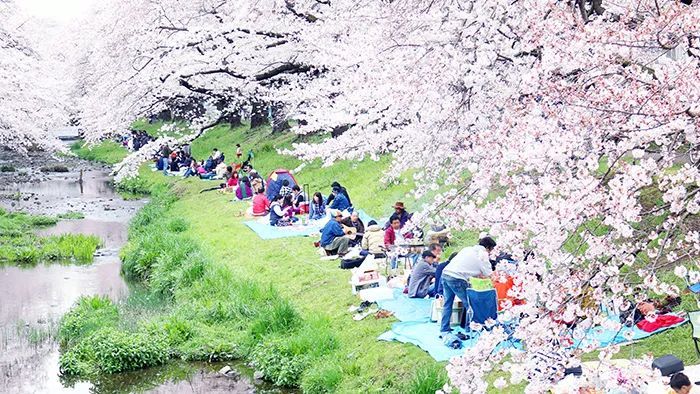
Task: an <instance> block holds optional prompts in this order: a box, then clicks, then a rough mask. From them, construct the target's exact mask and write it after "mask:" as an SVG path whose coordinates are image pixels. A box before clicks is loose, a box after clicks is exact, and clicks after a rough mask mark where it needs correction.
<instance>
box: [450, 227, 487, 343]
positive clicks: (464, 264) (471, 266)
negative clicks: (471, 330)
mask: <svg viewBox="0 0 700 394" xmlns="http://www.w3.org/2000/svg"><path fill="white" fill-rule="evenodd" d="M495 247H496V241H494V240H493V238H491V237H484V238H482V239H480V240H479V244H478V245H475V246H470V247H466V248H464V249H462V250H461V251H459V253H457V255H456V256H455V257H454V258H453V259H452V261H450V263H449V264H448V265H447V266H446V267H445V269H444V270H442V288H443V293H444V295H445V302H444V303H443V308H444V309H443V310H445V311H451V310H452V304H453V303H454V299H455V296H457V297H459V299H460V300H462V301H465V300H467V299H468V297H467V289H469V288H470V287H471V284H470V283H469V279H470V278H473V277H481V278H486V277H489V276H490V275H491V273H492V270H491V262H490V261H489V254H490V253H491V252H492V251H493V249H494V248H495ZM450 315H451V314H450V313H443V314H442V321H441V324H440V333H441V335H444V334H445V333H447V332H450V331H452V329H451V328H450Z"/></svg>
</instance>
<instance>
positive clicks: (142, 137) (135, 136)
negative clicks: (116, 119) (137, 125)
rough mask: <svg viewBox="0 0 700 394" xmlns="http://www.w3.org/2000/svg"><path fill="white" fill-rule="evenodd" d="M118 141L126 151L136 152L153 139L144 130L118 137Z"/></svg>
mask: <svg viewBox="0 0 700 394" xmlns="http://www.w3.org/2000/svg"><path fill="white" fill-rule="evenodd" d="M118 141H119V142H120V143H121V144H122V146H124V147H125V148H127V149H128V150H130V151H132V152H136V151H138V150H140V149H141V148H142V147H143V146H144V145H146V144H148V143H149V142H151V141H153V137H152V136H150V135H149V134H148V133H147V132H146V131H145V130H131V132H130V133H129V134H124V135H121V136H119V137H118Z"/></svg>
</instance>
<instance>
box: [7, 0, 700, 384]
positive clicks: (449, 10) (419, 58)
mask: <svg viewBox="0 0 700 394" xmlns="http://www.w3.org/2000/svg"><path fill="white" fill-rule="evenodd" d="M2 25H3V26H5V24H4V23H3V24H2ZM699 29H700V6H699V5H698V4H695V2H692V1H676V0H635V1H632V0H618V1H615V2H613V1H607V0H569V1H565V0H516V1H513V0H466V1H456V0H394V1H376V0H374V1H371V0H334V1H325V0H270V1H265V2H260V1H248V0H241V1H236V2H225V1H213V0H212V1H208V0H207V1H197V2H192V1H178V0H126V1H119V2H101V3H100V4H99V8H98V9H97V11H96V14H95V17H94V18H93V19H92V21H91V22H89V23H85V24H83V25H82V26H80V29H79V30H78V32H79V34H78V35H79V36H80V37H96V38H97V39H91V40H84V39H83V40H79V44H78V45H79V49H78V50H76V51H74V52H75V54H76V56H75V59H74V62H75V65H76V67H75V73H76V78H78V83H77V84H76V89H75V100H76V102H77V103H78V105H79V107H80V108H81V120H82V122H83V126H84V127H85V128H86V131H87V134H86V137H87V138H88V140H90V141H97V140H99V139H100V138H102V137H103V136H105V135H108V134H109V133H111V132H113V131H119V130H123V129H125V128H127V127H128V126H129V124H130V123H131V122H132V121H133V119H134V118H135V117H139V116H145V115H148V114H150V113H155V112H158V111H159V110H161V109H163V108H164V107H165V106H167V105H169V104H170V103H172V102H173V100H181V101H185V102H187V101H188V100H189V101H192V100H194V101H196V102H201V103H204V104H205V107H206V108H208V109H209V110H208V111H206V113H204V114H203V115H200V114H197V115H192V116H190V117H191V118H192V126H191V128H192V134H190V135H186V136H183V137H181V138H180V139H178V140H174V139H162V140H158V141H155V142H153V143H151V144H149V145H147V146H146V147H145V148H143V149H142V150H141V151H139V152H137V153H135V154H134V155H132V156H130V157H128V158H127V159H125V161H124V162H122V163H121V164H119V165H118V166H117V170H119V175H118V179H122V178H123V177H128V176H132V175H133V174H135V173H136V171H137V170H138V168H139V165H140V163H141V162H142V161H143V160H145V159H147V158H148V157H149V156H150V155H152V154H153V153H155V151H156V149H157V148H158V146H159V145H160V144H161V143H163V142H167V143H173V144H181V143H186V142H188V141H191V140H192V139H193V138H196V137H197V136H198V135H200V134H201V133H203V132H206V130H207V129H208V128H210V127H211V126H212V125H214V124H216V123H217V122H218V121H220V120H221V119H223V118H225V117H226V116H227V115H230V114H231V113H235V112H236V111H238V110H239V109H240V108H241V106H248V105H250V106H252V112H253V114H254V115H255V116H257V119H258V120H260V118H261V110H260V108H262V107H263V106H268V107H273V108H275V111H276V113H275V118H276V119H278V120H280V121H281V122H283V121H285V120H286V119H295V120H297V121H298V122H297V124H298V126H297V127H296V128H295V131H296V132H298V133H302V134H304V133H321V134H326V135H327V136H328V138H327V139H325V140H324V141H323V142H322V143H316V144H297V145H295V146H294V147H293V148H292V149H291V150H289V151H287V152H285V153H290V154H294V155H297V156H299V157H301V158H302V159H305V160H309V161H310V160H322V161H323V162H324V163H325V164H328V165H330V164H332V163H333V162H335V161H337V160H342V159H353V160H356V159H361V158H365V157H370V158H377V157H378V156H379V155H382V154H384V155H386V154H389V155H391V156H392V157H393V163H392V167H391V168H390V170H389V172H388V173H387V181H392V180H393V179H395V178H397V177H398V176H400V175H401V174H403V173H405V171H406V170H409V169H413V170H416V169H417V170H418V171H417V173H416V175H415V176H416V178H417V180H418V182H417V183H418V184H419V185H420V186H419V187H418V189H417V190H416V191H415V192H416V195H417V196H420V195H423V194H425V193H427V192H436V193H437V196H436V198H435V199H434V202H433V203H431V204H429V205H428V206H426V207H425V209H424V210H423V211H422V212H419V213H417V214H416V215H415V216H414V224H415V225H423V224H425V223H430V222H433V221H440V222H443V223H446V224H449V226H450V227H452V228H455V229H475V228H476V229H481V230H483V231H485V232H488V233H490V234H491V235H493V236H495V237H496V238H497V240H498V242H499V245H501V246H502V247H503V248H506V249H508V250H509V251H510V252H512V253H513V254H514V256H515V257H517V258H520V259H521V260H523V258H524V256H525V253H526V251H528V250H532V251H533V254H532V256H531V257H530V258H528V259H527V260H524V261H521V263H520V264H519V266H518V269H517V271H516V272H515V273H514V274H513V276H514V281H515V283H516V286H515V287H514V289H513V290H512V294H511V295H512V296H513V297H515V298H517V299H520V300H523V301H524V303H522V304H520V305H510V306H509V307H508V308H506V310H505V311H504V312H503V313H502V314H501V315H500V317H499V320H500V322H492V323H490V324H488V325H487V327H475V328H478V329H479V330H484V332H483V334H482V336H481V338H480V340H479V342H478V343H477V345H476V346H475V347H473V348H471V349H469V350H467V352H466V353H465V356H464V357H461V358H458V359H455V360H453V361H452V362H451V363H450V365H449V366H448V372H449V375H450V378H451V384H452V386H453V387H456V388H458V389H459V390H460V391H462V392H484V391H485V390H486V389H487V385H486V383H484V379H485V376H486V375H487V374H488V373H489V372H490V371H492V370H494V369H496V368H500V369H503V370H504V371H506V372H507V373H508V376H509V378H508V380H506V379H499V380H497V382H496V383H495V384H496V385H497V386H499V387H502V386H505V385H507V384H510V383H517V382H521V381H527V382H528V389H527V390H528V391H529V392H542V391H544V390H545V389H546V388H547V387H549V386H551V384H552V383H553V381H556V380H559V379H561V378H562V376H563V373H564V368H565V367H566V366H570V365H574V364H576V363H577V362H578V360H579V359H580V356H581V355H582V354H584V353H586V352H590V351H593V350H596V349H597V348H598V344H597V343H595V341H591V340H590V338H587V335H588V329H589V328H590V327H593V326H597V325H602V326H605V327H606V328H608V329H610V330H619V329H621V322H615V321H611V320H610V319H608V318H607V316H606V311H609V310H618V311H625V310H630V309H631V308H634V304H635V302H636V301H639V300H641V299H644V298H646V297H648V296H650V295H654V294H657V295H675V294H679V293H680V290H681V289H680V288H679V285H682V284H683V283H684V281H690V282H698V281H700V267H698V265H697V264H696V262H697V258H698V254H699V253H700V232H698V227H697V223H698V220H697V214H698V212H700V197H699V196H698V190H700V189H699V188H698V184H699V183H698V182H700V171H699V169H698V167H699V162H698V154H699V153H700V150H699V145H698V143H699V142H700V139H699V137H698V127H699V126H700V69H699V68H698V67H699V63H698V59H699V58H700V49H699V48H698V46H699V45H700V31H699ZM7 34H9V33H7ZM3 37H10V36H7V35H3ZM3 42H5V41H3ZM8 42H9V41H8ZM3 47H4V48H3V51H5V50H6V49H7V48H5V45H4V46H3ZM20 52H21V51H20ZM17 56H19V55H17ZM0 67H3V68H4V67H10V63H7V61H6V60H4V59H3V60H0ZM19 82H21V83H29V82H28V81H26V78H21V79H19V80H18V83H19ZM6 89H8V88H7V87H3V91H5V90H6ZM32 91H33V90H32ZM17 92H19V90H17ZM15 93H16V92H15ZM17 100H19V101H18V102H25V101H26V102H27V103H31V100H32V99H31V98H27V99H26V100H24V99H23V98H21V97H18V98H17ZM4 110H6V109H5V108H3V109H1V110H0V111H4ZM17 112H18V111H17V110H13V111H12V113H17ZM19 112H21V111H19ZM0 119H3V121H4V119H5V116H4V115H3V116H2V117H0ZM13 119H14V118H13ZM16 123H17V122H16ZM14 129H17V130H19V129H18V128H16V127H14ZM0 132H1V131H0ZM2 135H3V138H9V137H4V135H5V134H2ZM8 135H9V134H8ZM22 135H26V136H31V134H30V133H29V131H27V132H24V133H23V134H22ZM23 138H24V137H23ZM674 273H675V275H676V276H678V277H680V278H677V279H679V280H676V279H674V278H673V274H674ZM649 318H653V316H649ZM513 319H515V320H517V321H518V324H517V325H514V326H510V325H504V324H505V323H508V322H509V321H510V320H513ZM562 321H566V322H568V323H569V324H563V323H562ZM499 323H501V324H499ZM571 323H576V324H575V327H574V328H571V326H572V324H571ZM513 339H516V340H520V343H521V345H522V346H521V349H513V348H509V347H505V346H503V342H504V341H505V340H513ZM571 342H576V343H579V342H580V345H576V346H570V344H571ZM616 350H617V349H616V348H615V347H610V348H606V349H604V351H603V352H602V353H601V359H602V362H601V367H600V368H599V369H598V370H596V371H593V372H589V373H588V374H587V375H586V376H584V378H583V379H582V380H581V381H580V382H582V383H579V384H585V385H591V386H596V387H618V386H620V387H625V388H629V389H632V388H637V387H642V386H643V385H644V383H645V382H646V381H647V380H648V379H650V377H652V376H653V375H654V373H653V372H652V371H651V369H650V362H649V360H642V361H640V362H639V364H638V365H635V366H634V368H633V369H632V370H630V371H627V373H626V374H625V377H624V378H622V377H621V376H622V375H621V374H620V371H619V370H618V369H615V368H614V367H612V366H611V365H610V363H607V360H609V358H610V357H612V356H613V355H614V353H615V352H616ZM552 360H556V362H553V361H552Z"/></svg>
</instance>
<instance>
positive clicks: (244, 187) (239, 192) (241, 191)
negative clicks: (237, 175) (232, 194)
mask: <svg viewBox="0 0 700 394" xmlns="http://www.w3.org/2000/svg"><path fill="white" fill-rule="evenodd" d="M252 196H253V189H252V188H251V187H250V181H249V180H248V177H245V176H244V177H243V178H241V179H240V180H239V181H238V187H237V188H236V198H237V199H239V200H245V199H248V198H251V197H252Z"/></svg>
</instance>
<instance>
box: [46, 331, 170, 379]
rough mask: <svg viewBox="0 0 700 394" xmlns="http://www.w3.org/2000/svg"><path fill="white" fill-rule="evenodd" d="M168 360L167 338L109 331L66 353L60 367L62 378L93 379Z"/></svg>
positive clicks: (91, 336)
mask: <svg viewBox="0 0 700 394" xmlns="http://www.w3.org/2000/svg"><path fill="white" fill-rule="evenodd" d="M168 357H169V353H168V341H167V339H166V338H165V336H162V335H149V334H146V333H143V332H136V333H134V332H126V331H120V330H117V329H115V328H110V327H107V328H102V329H100V330H98V331H96V332H94V333H93V334H91V335H90V336H88V337H87V338H85V339H84V340H83V341H81V342H79V343H78V344H77V345H76V346H74V347H72V348H71V349H70V350H68V351H67V352H65V353H64V354H63V355H62V356H61V359H60V361H59V364H60V370H61V373H63V374H67V375H93V374H96V373H118V372H125V371H133V370H136V369H141V368H146V367H152V366H155V365H160V364H163V363H164V362H165V361H167V359H168Z"/></svg>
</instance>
